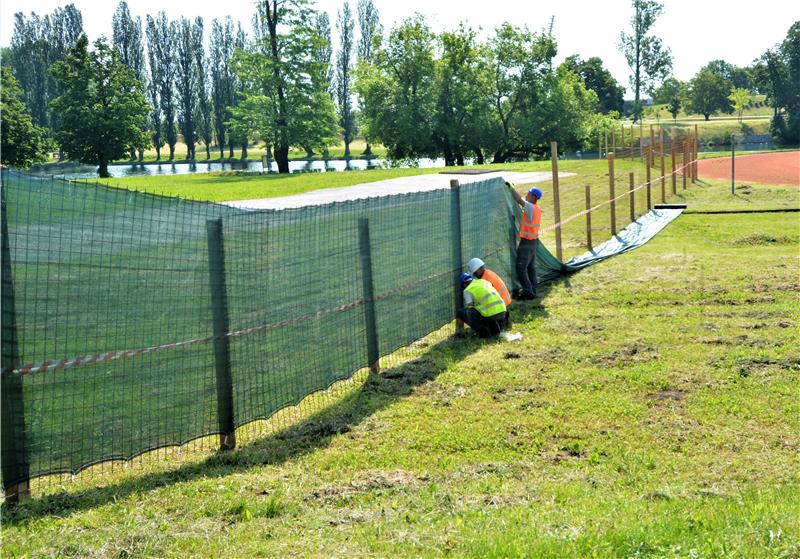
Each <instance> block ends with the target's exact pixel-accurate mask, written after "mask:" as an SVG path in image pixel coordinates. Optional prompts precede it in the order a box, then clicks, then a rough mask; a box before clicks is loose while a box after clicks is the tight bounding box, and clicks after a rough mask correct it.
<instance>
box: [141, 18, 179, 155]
mask: <svg viewBox="0 0 800 559" xmlns="http://www.w3.org/2000/svg"><path fill="white" fill-rule="evenodd" d="M146 34H147V50H148V56H149V60H150V66H151V69H152V73H153V82H154V87H155V88H156V92H157V93H158V101H159V107H160V109H161V115H162V119H161V122H159V123H157V126H158V128H159V129H160V132H161V134H163V135H164V140H165V141H166V143H167V145H168V146H169V160H170V161H172V160H173V159H175V144H177V143H178V133H177V130H176V129H175V109H176V107H175V73H176V66H177V64H176V62H175V50H176V37H177V29H176V25H175V23H174V22H170V21H169V19H167V14H166V13H164V12H163V11H162V12H159V13H158V15H157V16H156V18H155V19H154V18H153V17H151V16H150V15H148V16H147V33H146ZM154 124H155V123H154ZM153 140H154V143H156V142H157V141H158V142H159V143H157V145H156V150H159V147H158V146H159V145H160V141H161V140H160V138H159V139H158V140H156V138H155V137H154V138H153ZM160 153H161V152H160V150H159V151H158V154H159V158H160Z"/></svg>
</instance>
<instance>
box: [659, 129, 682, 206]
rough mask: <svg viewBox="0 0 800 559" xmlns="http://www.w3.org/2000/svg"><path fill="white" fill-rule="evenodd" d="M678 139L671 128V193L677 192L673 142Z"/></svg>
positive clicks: (664, 200)
mask: <svg viewBox="0 0 800 559" xmlns="http://www.w3.org/2000/svg"><path fill="white" fill-rule="evenodd" d="M677 141H678V138H677V136H676V135H675V129H674V128H673V129H672V137H671V138H670V142H669V147H670V150H671V152H672V194H673V195H675V194H677V193H678V186H677V181H678V177H677V176H676V175H675V167H676V165H675V142H677ZM666 201H667V200H666V198H665V199H663V200H662V202H666Z"/></svg>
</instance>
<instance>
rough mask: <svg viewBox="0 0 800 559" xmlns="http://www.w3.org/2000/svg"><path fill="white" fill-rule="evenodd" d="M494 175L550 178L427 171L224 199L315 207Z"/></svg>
mask: <svg viewBox="0 0 800 559" xmlns="http://www.w3.org/2000/svg"><path fill="white" fill-rule="evenodd" d="M574 174H575V173H559V174H558V176H559V177H570V176H573V175H574ZM495 177H502V178H504V179H505V180H507V181H510V182H513V183H515V184H533V183H540V182H548V181H549V180H550V179H551V174H550V173H549V172H541V171H539V172H530V173H520V172H514V171H504V172H499V171H498V172H493V173H483V174H480V175H456V174H439V173H436V174H430V175H414V176H411V177H400V178H396V179H387V180H382V181H376V182H368V183H363V184H357V185H353V186H345V187H341V188H323V189H320V190H312V191H311V192H306V193H304V194H297V195H294V196H282V197H279V198H259V199H257V200H233V201H230V202H223V203H224V204H226V205H228V206H233V207H234V208H242V209H249V210H264V209H275V210H282V209H286V208H300V207H303V206H318V205H322V204H329V203H331V202H340V201H343V200H358V199H360V198H372V197H376V196H391V195H394V194H406V193H409V192H421V191H425V190H437V189H440V188H449V187H450V181H451V180H452V179H458V181H459V182H460V183H461V184H467V183H471V182H479V181H485V180H488V179H491V178H495Z"/></svg>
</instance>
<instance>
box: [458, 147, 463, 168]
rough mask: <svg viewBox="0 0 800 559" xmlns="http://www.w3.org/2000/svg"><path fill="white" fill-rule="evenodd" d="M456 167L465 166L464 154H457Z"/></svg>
mask: <svg viewBox="0 0 800 559" xmlns="http://www.w3.org/2000/svg"><path fill="white" fill-rule="evenodd" d="M456 165H459V166H461V167H463V166H464V154H463V153H461V152H460V151H459V152H456Z"/></svg>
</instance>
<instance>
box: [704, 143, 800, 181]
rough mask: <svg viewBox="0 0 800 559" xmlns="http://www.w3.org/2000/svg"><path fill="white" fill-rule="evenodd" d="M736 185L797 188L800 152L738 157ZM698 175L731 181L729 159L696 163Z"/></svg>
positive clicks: (799, 172) (706, 160) (799, 179)
mask: <svg viewBox="0 0 800 559" xmlns="http://www.w3.org/2000/svg"><path fill="white" fill-rule="evenodd" d="M734 164H735V166H736V169H735V170H734V172H735V173H736V182H737V183H738V182H754V183H761V184H790V185H794V186H800V151H782V152H776V153H757V154H754V155H737V156H736V161H735V162H734ZM697 173H698V175H699V176H700V177H701V178H706V179H727V180H731V158H730V157H715V158H714V159H703V160H701V161H699V162H698V167H697Z"/></svg>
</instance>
